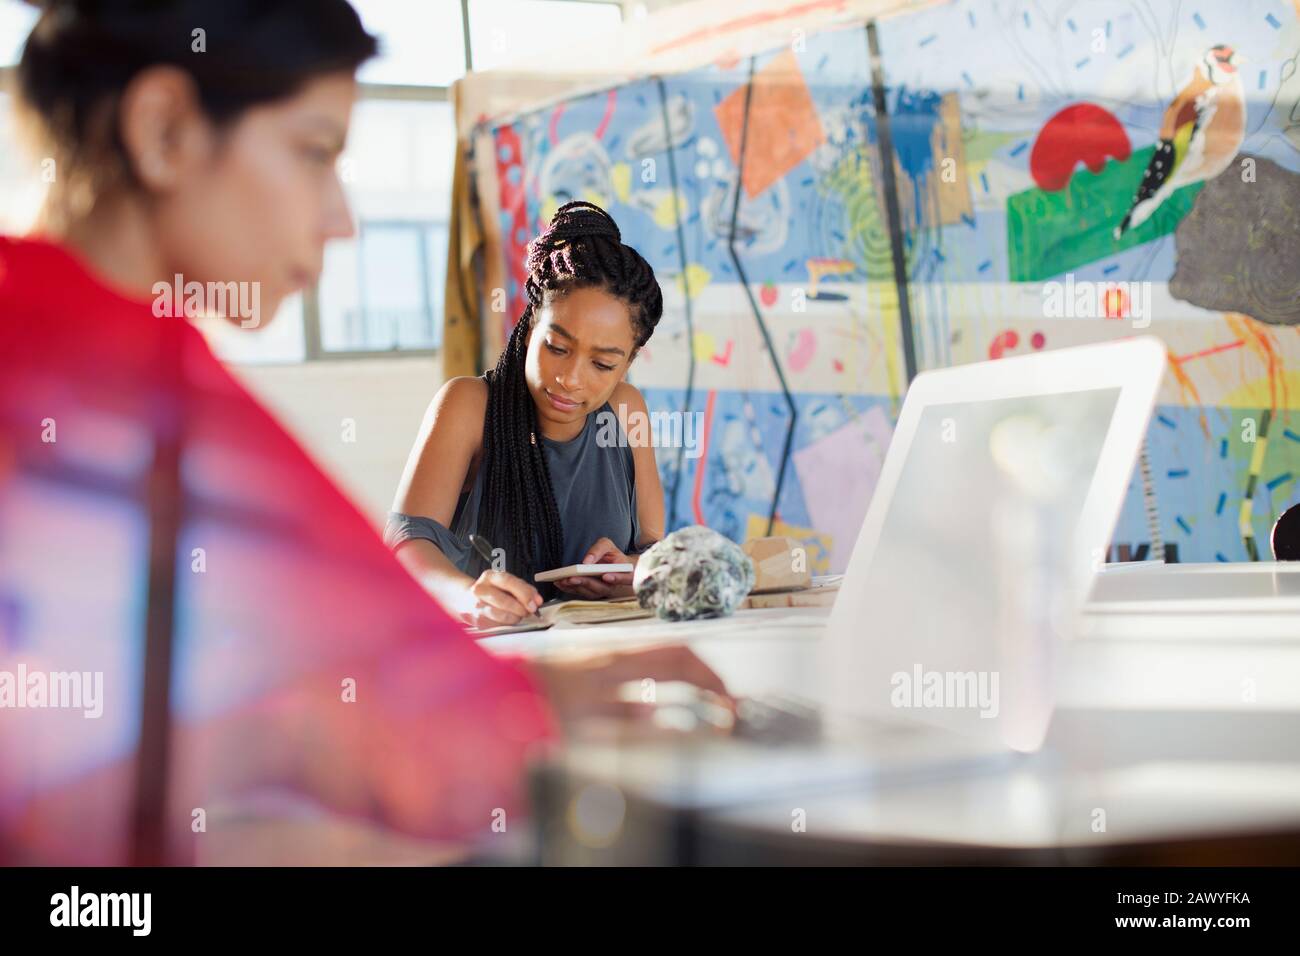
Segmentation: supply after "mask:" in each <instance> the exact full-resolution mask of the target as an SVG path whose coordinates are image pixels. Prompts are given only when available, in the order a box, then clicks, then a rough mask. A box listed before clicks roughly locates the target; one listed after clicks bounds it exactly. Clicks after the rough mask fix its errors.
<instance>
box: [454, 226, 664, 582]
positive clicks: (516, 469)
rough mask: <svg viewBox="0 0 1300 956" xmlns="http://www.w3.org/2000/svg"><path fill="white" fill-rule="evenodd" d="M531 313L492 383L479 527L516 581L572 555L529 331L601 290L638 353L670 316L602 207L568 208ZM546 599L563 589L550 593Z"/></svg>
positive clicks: (545, 238)
mask: <svg viewBox="0 0 1300 956" xmlns="http://www.w3.org/2000/svg"><path fill="white" fill-rule="evenodd" d="M526 265H527V268H528V279H527V281H526V282H525V283H524V294H525V295H526V296H527V298H528V305H527V306H525V308H524V313H523V315H521V316H520V317H519V321H518V323H516V324H515V327H514V331H513V332H511V334H510V340H509V341H508V342H507V343H506V347H505V349H503V350H502V352H501V357H500V358H499V359H498V360H497V364H496V368H494V369H492V370H491V371H489V372H488V373H487V375H486V376H485V377H486V379H487V383H488V402H487V410H486V412H485V414H484V418H483V462H482V464H481V465H480V467H482V468H486V469H487V471H486V473H485V476H484V487H483V496H482V498H481V500H480V504H479V517H478V526H479V527H480V528H482V529H484V530H483V531H482V533H483V534H484V536H486V537H487V538H488V540H489V541H492V542H493V543H494V544H496V543H498V542H499V543H501V544H503V545H505V549H506V563H507V567H508V570H509V571H510V572H511V573H512V574H516V575H518V576H519V577H522V578H523V579H524V580H525V581H531V580H532V577H533V573H534V572H535V571H542V570H546V569H547V568H555V567H559V566H560V563H561V558H562V554H563V550H564V529H563V528H562V527H561V525H560V514H559V509H558V508H557V506H556V504H555V490H554V488H553V487H552V485H551V476H550V472H549V470H548V469H547V467H546V456H545V455H544V454H543V453H542V452H543V449H542V445H541V441H540V439H539V440H537V441H536V442H534V441H533V436H534V434H535V433H536V431H537V406H536V405H534V404H533V398H532V395H531V394H530V393H529V391H528V382H527V381H526V380H525V378H524V364H525V361H526V359H527V354H528V332H529V330H530V329H531V328H532V326H533V321H534V318H535V316H536V314H537V311H538V310H539V309H540V308H541V307H542V306H543V305H544V304H545V303H546V301H547V297H548V296H551V297H553V296H556V295H563V294H564V293H566V292H569V291H572V290H573V289H584V288H597V289H603V290H605V291H606V292H608V293H609V294H610V295H613V296H615V297H617V298H618V299H621V300H622V301H623V302H624V303H626V305H627V307H628V312H629V315H630V317H631V320H632V331H633V336H634V339H635V342H636V347H637V348H640V347H641V346H643V345H645V344H646V342H647V341H649V339H650V336H651V335H652V334H653V333H654V330H655V326H656V325H658V324H659V319H660V318H661V317H662V316H663V312H664V297H663V292H662V291H661V290H660V288H659V282H658V280H657V279H656V278H655V273H654V269H652V268H651V267H650V263H648V262H646V261H645V259H644V258H642V257H641V254H640V253H639V252H637V251H636V250H635V249H633V248H632V247H631V246H629V245H626V244H624V242H623V238H622V235H621V234H620V233H619V231H618V225H617V224H616V223H615V222H614V220H613V218H612V217H611V216H610V214H609V213H607V212H605V210H603V209H601V208H600V207H599V206H597V205H595V204H594V203H589V202H583V201H575V202H567V203H565V204H564V205H563V206H561V207H560V208H559V209H558V210H557V211H556V213H555V216H554V217H553V218H552V219H551V224H550V226H549V227H548V228H547V229H546V231H545V232H543V233H542V234H541V235H539V236H538V237H537V238H536V239H534V240H533V241H532V242H531V243H529V245H528V258H527V260H526ZM541 590H542V591H543V593H544V594H550V593H554V589H553V588H551V587H550V586H548V585H543V586H542V588H541Z"/></svg>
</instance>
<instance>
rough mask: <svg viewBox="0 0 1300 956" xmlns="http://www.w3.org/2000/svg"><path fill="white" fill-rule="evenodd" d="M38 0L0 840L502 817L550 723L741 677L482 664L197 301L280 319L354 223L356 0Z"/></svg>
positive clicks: (198, 850) (14, 257)
mask: <svg viewBox="0 0 1300 956" xmlns="http://www.w3.org/2000/svg"><path fill="white" fill-rule="evenodd" d="M45 7H46V9H45V11H44V13H43V15H42V16H41V18H40V20H39V22H38V23H37V25H36V27H35V29H34V31H33V33H32V36H31V37H30V39H29V41H28V43H27V46H26V48H25V50H24V53H23V57H22V62H21V65H20V66H19V68H18V71H17V80H18V90H17V93H18V96H19V100H20V106H21V108H22V109H23V110H24V111H25V113H26V114H27V118H28V119H29V120H30V121H31V124H32V127H33V132H34V133H35V135H36V136H38V137H39V139H38V143H39V148H40V153H39V155H43V156H46V157H48V158H49V159H50V160H53V164H52V167H51V168H53V169H54V170H55V178H54V185H53V186H52V188H51V193H50V196H49V200H48V203H47V206H46V208H45V210H44V212H43V214H42V219H41V223H40V226H39V230H38V233H39V235H40V238H28V239H14V238H5V237H0V703H6V702H5V700H4V699H3V691H4V689H5V687H8V689H9V691H10V697H11V699H10V700H9V701H8V703H7V704H6V706H9V707H12V708H13V709H12V710H7V711H5V713H4V715H3V720H2V721H0V857H3V858H4V860H3V862H8V863H16V862H29V863H41V864H54V863H90V864H112V863H122V862H128V861H131V860H134V861H136V862H158V861H164V862H190V861H197V862H204V861H206V860H223V861H226V860H231V861H238V860H239V859H241V858H246V857H248V856H251V855H254V853H253V851H254V849H255V848H253V847H246V846H240V845H239V844H238V840H236V839H235V838H234V837H233V836H232V834H233V828H232V827H231V826H230V825H229V821H230V820H231V819H232V817H231V815H230V814H229V812H227V810H226V809H223V808H227V807H231V806H235V805H236V804H238V805H239V806H243V805H246V802H247V799H248V798H249V797H250V796H256V795H259V794H260V795H268V794H269V795H277V796H276V797H275V798H276V799H277V800H279V799H281V797H282V795H283V794H285V793H289V794H296V795H297V796H298V799H299V802H300V803H302V802H304V801H305V802H306V803H307V806H308V807H309V808H310V807H316V808H320V807H323V808H325V809H327V810H329V811H331V812H332V813H335V814H343V815H345V816H348V817H352V818H355V819H357V820H362V821H365V822H367V823H369V824H378V825H380V826H382V827H384V828H386V829H389V830H396V831H399V832H401V833H404V834H408V835H413V836H416V837H420V838H426V839H438V840H447V841H456V842H462V841H465V840H468V839H473V838H475V837H476V836H481V837H484V838H490V836H491V835H492V834H494V833H498V832H500V831H501V830H502V829H503V827H502V824H503V823H504V824H505V825H506V827H507V828H508V826H509V822H510V821H513V820H514V819H515V816H514V814H515V813H516V811H517V810H519V809H520V807H521V804H520V795H521V792H522V783H523V776H524V770H525V766H526V762H527V761H528V760H529V759H530V757H532V756H533V755H534V754H535V752H536V749H537V747H538V746H539V745H543V744H545V743H546V742H547V741H548V740H551V739H553V738H554V736H555V733H556V726H555V717H556V716H558V717H560V718H561V719H564V718H567V717H570V716H581V715H586V714H590V713H606V712H620V711H621V709H622V708H623V707H624V706H625V705H623V704H622V703H621V702H620V701H619V700H618V698H617V691H618V689H619V686H620V685H621V684H623V683H625V682H627V681H630V680H637V679H642V678H647V677H648V678H656V679H660V680H686V681H690V682H692V683H695V684H697V685H698V686H701V687H704V688H707V689H709V690H712V691H715V692H717V693H720V694H725V691H724V689H723V687H722V685H721V683H720V682H719V680H718V679H717V677H716V676H715V675H714V674H713V673H712V672H711V671H709V670H708V668H707V667H705V666H704V665H703V664H702V663H701V662H700V661H699V660H698V659H696V658H695V657H694V656H692V655H691V654H690V653H689V652H687V651H685V650H683V649H680V648H668V649H661V650H656V651H650V652H642V653H637V654H628V655H621V656H614V657H606V658H603V659H600V660H592V659H588V660H585V661H578V662H571V663H568V664H550V665H541V664H532V665H527V666H524V665H522V664H520V663H517V662H511V661H506V660H502V659H499V658H494V657H492V656H490V655H489V654H488V653H486V652H485V651H484V650H483V649H482V648H480V647H479V646H478V645H477V644H475V643H474V642H473V641H472V640H471V639H470V638H469V637H467V636H466V635H465V634H464V633H463V632H462V630H461V629H460V627H459V626H458V625H457V624H455V623H454V622H453V621H452V620H451V619H450V618H449V617H448V616H447V615H446V614H444V613H443V612H442V610H441V609H440V608H439V607H438V606H437V605H436V604H434V603H433V602H432V601H431V600H430V599H429V598H427V597H426V596H425V594H424V592H423V591H422V590H421V588H420V587H419V586H418V585H417V584H416V583H415V582H414V581H413V580H412V579H411V578H410V577H409V576H408V575H407V574H406V573H405V572H404V571H403V570H402V569H401V567H400V566H399V565H398V564H397V563H396V561H395V560H394V559H393V557H392V555H391V554H390V553H389V552H388V551H387V550H386V549H385V548H384V546H383V544H382V543H381V541H380V540H379V538H378V536H377V535H376V534H375V533H374V531H372V530H371V528H370V527H369V526H368V525H367V523H366V522H365V520H364V519H363V518H362V517H361V515H360V514H359V513H358V512H357V511H356V510H355V509H354V508H353V507H352V506H351V505H350V504H348V503H347V501H346V500H345V499H344V498H343V497H342V496H341V495H340V494H339V492H338V491H337V490H336V489H335V488H334V486H333V485H332V484H331V483H330V481H329V480H328V479H327V478H326V477H325V476H324V475H323V474H322V473H321V472H320V471H319V470H317V469H316V468H315V467H314V466H313V465H312V463H311V462H310V461H309V460H308V458H307V457H306V456H305V455H304V454H303V452H302V451H301V450H300V449H299V448H298V446H297V445H296V444H295V443H294V441H293V440H292V439H291V438H290V437H289V436H288V435H287V434H286V433H285V432H284V431H283V430H282V429H281V427H280V426H279V425H278V424H277V423H276V422H275V421H274V420H273V419H272V418H271V416H270V415H269V414H268V413H267V412H266V411H264V410H263V409H262V408H261V406H259V405H258V404H257V402H255V401H254V400H253V399H252V398H251V397H250V396H249V395H248V394H247V393H246V392H245V391H244V390H243V389H242V388H241V387H240V386H239V385H238V384H237V383H236V382H235V381H234V379H232V377H231V376H230V375H229V374H228V373H227V372H226V371H225V370H224V368H223V367H222V366H221V365H220V363H219V362H218V361H217V360H216V359H215V358H214V357H213V355H212V354H211V352H210V351H209V350H208V348H207V346H206V344H205V342H204V341H203V339H202V337H201V336H200V335H199V334H198V332H197V331H195V329H194V328H193V327H192V326H191V325H190V324H189V323H188V322H186V321H185V320H184V315H185V314H190V315H192V314H194V313H195V312H196V311H200V310H201V311H214V310H215V311H220V312H224V314H226V315H227V317H229V318H230V319H231V320H232V321H237V322H238V323H239V324H241V325H243V326H246V327H251V326H256V325H260V324H262V323H263V322H264V321H266V320H268V319H269V317H270V316H272V315H274V314H275V311H276V309H277V307H278V306H279V304H280V302H282V301H283V300H284V298H285V297H286V296H289V295H291V294H292V293H294V292H296V291H298V290H299V289H302V288H303V287H304V286H307V285H309V284H311V283H313V282H314V281H315V280H316V278H317V276H318V275H319V273H320V269H321V262H322V254H323V249H324V246H325V243H326V242H327V241H329V240H330V239H335V238H343V237H346V236H349V235H350V234H351V233H352V229H353V226H352V222H351V218H350V215H349V212H348V208H347V204H346V201H345V199H344V195H343V191H342V188H341V186H340V184H339V181H338V178H337V176H336V173H335V160H336V159H337V157H338V155H339V153H340V152H341V151H342V149H343V147H344V142H345V138H346V136H347V131H348V120H349V114H350V111H351V108H352V104H353V101H354V99H355V96H356V83H355V80H354V73H355V71H356V69H357V67H358V66H359V65H360V64H361V63H362V62H364V61H365V60H366V59H367V58H369V57H370V56H371V55H373V53H374V52H375V41H374V39H373V38H372V37H371V36H369V35H368V34H367V33H366V32H365V31H364V30H363V28H362V26H361V24H360V22H359V20H358V19H357V16H356V14H355V13H354V12H353V10H352V8H351V7H350V6H349V5H348V4H347V3H346V2H344V0H170V2H168V0H162V2H158V0H153V2H150V0H51V2H48V3H46V4H45ZM449 148H450V145H449ZM176 290H179V291H180V293H181V294H180V295H178V294H176ZM182 300H183V301H182ZM234 303H239V307H238V308H235V307H234ZM250 306H253V307H252V308H250ZM146 569H147V570H146ZM146 634H147V635H148V639H147V641H146V640H145V639H144V635H146ZM146 648H147V649H146ZM5 674H9V675H11V676H10V679H9V681H8V683H7V684H6V683H5V682H4V681H3V677H4V675H5ZM17 675H22V680H21V682H18V681H17ZM69 675H75V676H76V677H77V678H78V680H77V682H76V683H75V686H74V683H73V681H72V677H70V676H69ZM160 675H161V676H160ZM19 683H21V686H19ZM15 695H21V696H15ZM92 698H96V699H92ZM159 700H161V701H162V705H161V706H162V707H163V708H164V709H163V711H162V713H163V714H164V719H163V720H162V721H161V722H160V721H159V719H158V715H159V711H158V707H159V706H160V705H159ZM96 711H98V713H96ZM160 727H161V729H159V728H160ZM160 779H161V780H163V781H164V784H162V786H163V787H164V788H165V789H162V790H161V791H160V790H159V786H160V784H159V783H158V781H159V780H160ZM300 811H302V812H305V811H303V808H302V806H298V808H297V810H295V812H300ZM155 815H156V819H155ZM271 838H272V839H274V835H272V837H271ZM232 841H233V842H232ZM261 849H263V850H265V847H263V848H261ZM262 856H263V857H264V856H265V854H264V853H263V854H262ZM272 856H274V854H272Z"/></svg>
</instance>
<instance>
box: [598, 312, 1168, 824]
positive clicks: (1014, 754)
mask: <svg viewBox="0 0 1300 956" xmlns="http://www.w3.org/2000/svg"><path fill="white" fill-rule="evenodd" d="M1164 365H1165V348H1164V345H1163V344H1162V343H1161V342H1160V341H1159V340H1158V339H1155V338H1153V337H1139V338H1130V339H1124V340H1120V341H1117V342H1110V343H1104V344H1099V345H1088V346H1082V347H1078V348H1070V349H1059V350H1054V351H1051V352H1045V353H1039V354H1035V355H1030V356H1024V357H1015V358H1007V359H999V360H997V361H993V362H982V363H977V364H972V365H965V366H959V367H956V368H947V369H941V370H935V371H928V372H924V373H922V374H920V375H919V376H917V378H916V379H915V380H914V381H913V382H912V384H911V387H910V388H909V389H908V392H907V396H906V399H905V401H904V404H903V408H902V410H901V413H900V416H899V420H898V424H897V427H896V428H895V431H894V436H893V439H892V441H891V443H890V445H889V449H888V452H887V454H886V456H885V461H884V464H883V467H882V470H881V474H880V478H879V481H878V484H877V486H876V489H875V492H874V495H873V497H872V500H871V503H870V505H869V507H868V510H867V514H866V517H865V519H864V521H863V524H862V527H861V529H860V531H859V532H858V536H857V542H856V544H855V546H854V549H853V552H852V556H851V558H850V561H849V564H848V568H847V570H846V572H845V575H844V580H843V583H842V586H841V589H840V593H839V596H838V598H837V599H836V602H835V605H834V607H833V609H832V611H831V615H830V617H829V620H828V624H827V628H826V631H825V634H824V636H823V638H822V640H821V642H820V645H819V646H818V647H817V649H816V651H815V653H818V654H819V655H820V661H819V664H820V667H819V668H818V669H819V671H820V674H821V677H820V681H819V682H818V686H817V688H816V690H815V691H814V693H815V697H813V698H806V697H804V696H798V697H792V696H791V695H789V694H779V695H778V694H772V695H760V696H758V697H756V698H755V699H753V700H750V701H748V702H745V703H744V704H742V710H741V712H740V714H739V719H738V723H737V726H736V728H735V733H734V735H733V736H732V737H731V738H728V739H726V740H721V741H720V740H716V739H715V740H707V739H706V740H704V741H703V742H693V743H690V744H683V743H682V742H677V743H674V744H665V745H662V746H660V747H658V749H657V751H656V750H655V749H654V748H649V749H643V750H641V751H639V752H638V755H639V759H638V760H637V761H629V760H620V758H619V757H618V754H617V752H616V750H615V749H611V750H610V752H609V753H608V754H601V753H600V752H598V751H597V752H592V751H588V753H587V755H586V758H585V759H592V760H598V761H599V760H605V761H609V760H619V766H620V768H621V769H622V772H623V773H624V774H625V775H626V776H627V777H628V778H629V780H628V782H629V783H633V784H634V785H637V786H640V787H642V788H644V789H646V790H648V791H649V792H653V793H657V794H659V795H660V796H661V797H662V798H664V799H665V800H671V801H673V802H676V803H681V802H683V801H685V802H689V803H691V804H694V805H696V806H709V805H721V804H726V803H731V802H734V801H736V800H740V799H757V798H759V797H760V796H762V797H771V796H772V795H773V794H774V793H780V792H782V791H784V790H788V791H790V792H794V791H800V790H806V788H807V787H809V786H810V785H811V786H816V787H818V788H819V789H825V788H828V787H833V786H837V785H843V786H846V787H848V786H858V785H861V784H862V783H863V782H864V781H866V782H868V783H869V784H884V783H889V784H896V783H901V782H908V781H917V780H925V779H934V778H936V777H937V778H940V779H943V778H948V777H950V776H953V775H954V774H959V773H965V772H996V771H998V770H1001V769H1004V768H1005V767H1006V766H1007V765H1008V764H1009V763H1011V762H1014V761H1015V760H1016V759H1018V755H1019V754H1024V753H1032V752H1034V751H1036V750H1037V749H1038V748H1040V747H1041V745H1042V742H1043V740H1044V737H1045V735H1046V732H1047V727H1048V724H1049V722H1050V719H1051V715H1052V710H1053V702H1054V689H1055V681H1056V670H1057V666H1058V662H1059V660H1060V657H1061V656H1062V655H1061V651H1062V646H1063V644H1064V643H1065V642H1067V641H1069V640H1070V639H1071V638H1072V637H1073V635H1074V629H1075V627H1076V625H1077V621H1078V617H1079V611H1080V608H1081V607H1082V605H1083V602H1084V600H1085V598H1086V596H1087V593H1088V590H1089V588H1090V586H1091V583H1092V580H1093V578H1094V576H1095V574H1096V571H1097V570H1098V568H1100V566H1101V565H1102V563H1103V562H1104V560H1105V554H1106V549H1107V546H1108V545H1109V542H1110V538H1111V535H1112V533H1113V530H1114V526H1115V522H1116V521H1117V519H1118V517H1119V513H1120V508H1121V506H1122V504H1123V500H1124V496H1125V493H1126V491H1127V488H1128V485H1129V482H1130V479H1131V477H1132V474H1133V470H1134V466H1135V464H1136V462H1137V458H1138V452H1139V449H1140V447H1141V443H1142V440H1143V437H1144V436H1145V434H1146V429H1147V425H1148V422H1149V419H1150V417H1151V413H1152V409H1153V407H1154V404H1155V398H1156V393H1157V390H1158V388H1159V385H1160V379H1161V375H1162V373H1163V370H1164ZM779 679H780V675H774V681H776V680H779ZM593 753H594V755H593ZM656 754H657V756H656ZM574 769H580V768H574ZM631 778H636V779H635V780H633V779H631Z"/></svg>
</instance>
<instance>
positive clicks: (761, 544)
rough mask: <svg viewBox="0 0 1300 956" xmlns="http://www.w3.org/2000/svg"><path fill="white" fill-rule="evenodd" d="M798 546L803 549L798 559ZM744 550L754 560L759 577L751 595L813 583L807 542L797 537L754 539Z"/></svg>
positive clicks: (745, 544) (802, 586) (803, 586)
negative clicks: (805, 547)
mask: <svg viewBox="0 0 1300 956" xmlns="http://www.w3.org/2000/svg"><path fill="white" fill-rule="evenodd" d="M796 548H798V549H799V554H798V555H797V557H798V558H799V560H796V553H795V549H796ZM741 549H742V550H743V551H744V552H745V554H747V555H749V558H750V560H751V561H753V562H754V573H755V580H754V586H753V588H751V589H750V592H749V593H750V594H759V593H762V592H764V591H784V590H789V589H791V588H806V587H808V586H809V585H811V584H812V572H811V571H810V570H808V557H807V554H806V553H804V552H803V545H801V544H800V543H799V542H798V541H796V540H794V539H793V538H787V537H784V536H778V537H771V538H750V539H749V540H748V541H746V542H745V543H744V544H743V545H742V546H741ZM796 568H799V570H795V569H796Z"/></svg>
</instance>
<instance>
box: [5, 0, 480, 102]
mask: <svg viewBox="0 0 1300 956" xmlns="http://www.w3.org/2000/svg"><path fill="white" fill-rule="evenodd" d="M0 2H3V0H0ZM352 5H353V6H354V7H355V8H356V10H357V13H358V14H360V16H361V22H362V23H363V24H364V25H365V28H366V29H367V30H368V31H370V32H371V33H373V34H375V35H376V36H378V37H379V56H378V57H377V58H376V59H374V60H372V61H371V62H370V63H367V64H366V65H365V66H363V67H362V68H361V72H360V73H359V74H358V76H359V78H360V79H361V81H362V82H363V83H404V84H413V85H419V86H447V85H449V84H450V83H451V82H452V80H455V79H457V78H459V77H461V76H463V75H464V74H465V37H464V32H463V31H462V28H461V22H460V3H458V2H457V0H352Z"/></svg>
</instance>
